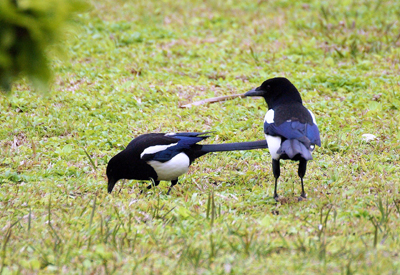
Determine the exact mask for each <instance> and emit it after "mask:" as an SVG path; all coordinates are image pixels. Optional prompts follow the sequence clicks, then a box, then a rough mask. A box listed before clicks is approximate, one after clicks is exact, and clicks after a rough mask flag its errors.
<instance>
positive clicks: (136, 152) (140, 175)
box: [106, 132, 268, 195]
mask: <svg viewBox="0 0 400 275" xmlns="http://www.w3.org/2000/svg"><path fill="white" fill-rule="evenodd" d="M209 133H210V132H203V133H201V132H192V133H191V132H184V133H150V134H144V135H141V136H138V137H137V138H135V139H133V140H132V141H131V142H130V143H129V144H128V146H127V147H126V148H125V149H124V150H123V151H121V152H120V153H118V154H117V155H115V156H114V157H112V158H111V159H110V161H109V162H108V165H107V171H106V174H107V178H108V193H111V192H112V190H113V188H114V186H115V184H116V183H117V181H118V180H120V179H134V180H152V181H154V185H155V186H157V185H158V184H159V183H160V181H162V180H163V181H171V186H170V187H169V189H168V193H167V195H169V193H170V192H171V189H172V187H173V186H174V185H176V184H177V183H178V177H179V176H181V175H183V174H185V173H186V172H187V171H188V169H189V166H190V165H191V164H192V162H193V161H194V160H195V159H197V158H199V157H201V156H203V155H205V154H207V153H211V152H221V151H236V150H252V149H262V148H268V145H267V143H266V141H265V140H259V141H252V142H236V143H225V144H207V145H202V144H197V143H198V142H200V141H202V140H204V139H206V138H208V137H209V136H208V135H207V134H209ZM151 187H152V185H149V186H147V189H150V188H151Z"/></svg>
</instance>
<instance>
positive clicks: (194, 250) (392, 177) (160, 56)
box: [0, 0, 400, 274]
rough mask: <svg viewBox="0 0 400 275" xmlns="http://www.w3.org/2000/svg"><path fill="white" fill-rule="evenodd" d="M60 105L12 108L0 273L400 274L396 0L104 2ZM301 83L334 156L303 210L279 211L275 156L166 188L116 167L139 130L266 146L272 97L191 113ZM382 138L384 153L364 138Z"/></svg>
mask: <svg viewBox="0 0 400 275" xmlns="http://www.w3.org/2000/svg"><path fill="white" fill-rule="evenodd" d="M92 5H93V8H92V10H91V11H90V12H88V13H86V14H83V15H81V16H80V17H79V18H78V20H77V25H78V26H79V31H78V32H76V33H75V34H71V35H70V39H69V40H68V41H65V44H66V46H67V48H68V52H69V53H70V54H69V57H68V58H66V59H64V60H56V61H54V62H53V64H52V66H53V70H54V72H55V74H56V79H55V83H54V85H53V87H52V89H51V92H50V93H48V94H45V95H38V94H36V93H34V92H32V90H31V89H30V88H29V87H28V86H27V85H26V83H25V82H24V81H21V82H19V83H17V84H16V85H15V86H14V91H13V95H12V96H11V97H5V96H2V97H0V108H1V116H0V126H1V127H0V147H1V150H0V159H1V161H0V232H1V234H0V255H1V256H0V259H1V260H0V274H32V273H34V274H38V273H40V274H54V273H68V274H78V273H79V274H126V273H133V274H135V273H140V274H170V273H171V274H182V273H186V274H195V273H196V274H244V273H246V274H265V273H267V272H269V273H283V272H286V273H296V274H321V273H324V274H333V273H341V274H398V273H399V271H398V270H400V256H399V247H400V237H399V236H400V231H399V228H400V194H399V178H400V168H399V167H400V166H399V154H400V149H399V148H400V144H399V140H400V131H399V121H400V112H399V108H400V99H399V98H400V84H399V83H400V76H399V74H398V72H399V69H400V68H399V66H400V65H399V64H400V62H399V60H400V48H399V46H400V40H399V37H400V35H399V22H398V16H399V15H400V6H399V5H397V2H396V1H377V0H371V1H350V0H349V1H340V2H339V1H333V2H332V1H330V2H327V1H312V0H311V1H304V2H299V1H292V0H286V1H274V0H272V1H251V2H248V1H236V0H230V1H170V0H165V1H147V0H146V1H134V2H133V1H132V2H131V1H122V0H117V1H115V0H114V1H111V0H101V1H92ZM273 76H286V77H288V78H289V79H290V80H291V81H292V82H293V83H294V84H295V85H296V86H297V87H298V88H299V90H300V92H301V94H302V97H303V100H304V102H305V105H306V106H307V107H308V108H310V109H311V110H312V111H313V112H314V114H315V115H316V117H317V122H318V124H319V128H320V132H321V138H322V147H321V148H317V149H316V151H315V153H314V160H313V161H311V162H310V163H309V167H308V170H307V174H306V177H305V188H306V192H307V193H308V200H306V201H302V202H297V200H296V198H297V197H298V196H299V194H300V184H299V179H298V177H297V165H296V164H294V163H289V162H285V163H284V167H285V168H284V170H283V173H282V175H281V178H280V183H279V192H280V195H282V196H283V197H284V198H285V199H284V200H282V201H281V202H280V203H275V201H274V200H273V199H272V194H273V175H272V171H271V164H270V157H269V154H268V152H267V150H265V151H250V152H231V153H218V154H212V155H208V156H205V157H203V158H201V159H199V160H198V161H197V162H196V163H195V164H194V165H193V166H192V167H191V168H190V170H189V173H188V174H186V175H184V176H182V177H181V180H180V182H181V183H182V184H181V185H177V186H175V187H174V189H173V192H172V194H171V195H170V196H166V191H167V188H168V186H169V183H166V182H162V183H161V184H160V186H159V187H158V188H155V189H152V190H151V191H148V192H145V193H144V194H143V195H139V190H140V189H145V186H146V185H145V184H143V183H139V182H136V181H121V182H119V183H118V184H117V185H116V188H115V192H113V194H111V195H109V194H107V192H106V179H105V167H106V165H107V162H108V160H109V159H110V158H111V157H112V156H113V155H114V154H116V153H117V152H118V151H119V150H121V149H122V148H124V146H126V145H127V144H128V143H129V141H130V140H131V139H132V138H133V137H135V136H138V135H139V134H143V133H148V132H168V131H210V130H213V131H215V135H213V136H212V137H210V138H209V139H208V141H207V142H208V143H219V142H235V141H246V140H257V139H262V138H263V132H262V118H263V116H264V114H265V112H266V104H265V102H263V101H262V100H253V99H234V100H230V101H226V102H222V103H216V104H211V105H208V106H207V105H203V106H197V107H194V108H191V109H181V108H179V106H180V105H182V104H186V103H189V102H192V101H195V100H199V99H205V98H209V97H214V96H220V95H229V94H233V93H241V92H245V91H247V90H249V89H250V88H253V87H255V86H257V85H259V84H261V82H262V81H264V80H265V79H267V78H270V77H273ZM367 133H368V134H374V135H375V136H376V137H377V138H376V139H375V140H373V141H370V142H365V141H363V140H362V135H363V134H367Z"/></svg>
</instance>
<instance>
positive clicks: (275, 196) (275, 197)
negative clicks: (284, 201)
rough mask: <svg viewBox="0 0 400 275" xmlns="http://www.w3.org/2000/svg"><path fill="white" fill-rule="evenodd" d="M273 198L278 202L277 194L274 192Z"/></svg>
mask: <svg viewBox="0 0 400 275" xmlns="http://www.w3.org/2000/svg"><path fill="white" fill-rule="evenodd" d="M274 199H275V201H276V202H279V196H278V194H275V195H274Z"/></svg>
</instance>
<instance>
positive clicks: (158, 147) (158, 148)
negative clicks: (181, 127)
mask: <svg viewBox="0 0 400 275" xmlns="http://www.w3.org/2000/svg"><path fill="white" fill-rule="evenodd" d="M205 134H207V133H170V134H165V135H164V136H160V137H159V139H160V143H158V144H153V146H150V147H148V148H146V149H145V150H144V151H143V153H142V154H141V159H143V160H145V161H150V160H156V161H160V162H166V161H169V160H171V159H172V158H173V157H175V156H176V155H178V154H179V153H182V152H184V151H185V150H190V147H191V146H193V145H195V144H196V143H197V142H200V141H202V140H203V139H206V138H207V137H208V136H206V135H205ZM167 141H168V142H169V143H168V144H166V143H167ZM161 143H162V144H161Z"/></svg>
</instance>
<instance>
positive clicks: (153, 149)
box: [140, 143, 178, 158]
mask: <svg viewBox="0 0 400 275" xmlns="http://www.w3.org/2000/svg"><path fill="white" fill-rule="evenodd" d="M177 144H178V143H172V144H168V145H154V146H150V147H147V148H146V149H144V150H143V152H142V153H141V154H140V158H142V157H143V156H144V155H146V154H154V153H157V152H161V151H164V150H165V149H167V148H168V147H172V146H175V145H177Z"/></svg>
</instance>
